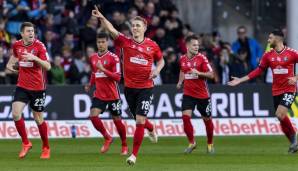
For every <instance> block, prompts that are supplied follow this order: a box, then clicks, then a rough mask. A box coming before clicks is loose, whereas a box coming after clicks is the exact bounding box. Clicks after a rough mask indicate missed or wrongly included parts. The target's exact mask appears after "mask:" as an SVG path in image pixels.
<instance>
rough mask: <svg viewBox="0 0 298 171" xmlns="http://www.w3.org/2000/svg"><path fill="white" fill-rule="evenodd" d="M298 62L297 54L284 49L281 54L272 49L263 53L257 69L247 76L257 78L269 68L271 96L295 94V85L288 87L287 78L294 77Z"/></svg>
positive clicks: (286, 48)
mask: <svg viewBox="0 0 298 171" xmlns="http://www.w3.org/2000/svg"><path fill="white" fill-rule="evenodd" d="M297 62H298V52H297V51H295V50H294V49H291V48H289V47H285V48H284V49H283V50H282V51H281V52H276V51H275V50H274V49H272V50H270V51H269V52H267V53H265V54H264V55H263V57H262V58H261V62H260V64H259V67H258V68H256V69H255V70H253V71H252V72H251V73H249V74H248V77H249V78H250V79H252V78H255V77H257V76H259V75H260V74H261V73H262V72H263V71H264V70H266V68H268V67H270V68H271V70H272V75H273V82H272V95H273V96H277V95H280V94H283V93H287V92H289V93H290V92H293V93H294V92H296V85H290V84H289V83H288V78H289V77H293V76H295V73H294V68H295V64H296V63H297Z"/></svg>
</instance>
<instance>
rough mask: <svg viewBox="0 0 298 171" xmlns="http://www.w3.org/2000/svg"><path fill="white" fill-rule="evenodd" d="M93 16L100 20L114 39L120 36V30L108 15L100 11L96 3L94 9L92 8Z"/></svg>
mask: <svg viewBox="0 0 298 171" xmlns="http://www.w3.org/2000/svg"><path fill="white" fill-rule="evenodd" d="M92 16H94V17H96V18H98V19H99V20H100V22H101V25H102V27H104V28H105V29H107V30H108V32H109V33H110V34H111V36H112V37H113V39H115V38H117V37H118V35H119V32H118V31H117V30H116V29H115V28H114V26H113V25H112V24H111V22H109V20H107V19H106V17H105V16H103V15H102V13H101V12H99V9H98V7H97V6H96V5H94V10H92Z"/></svg>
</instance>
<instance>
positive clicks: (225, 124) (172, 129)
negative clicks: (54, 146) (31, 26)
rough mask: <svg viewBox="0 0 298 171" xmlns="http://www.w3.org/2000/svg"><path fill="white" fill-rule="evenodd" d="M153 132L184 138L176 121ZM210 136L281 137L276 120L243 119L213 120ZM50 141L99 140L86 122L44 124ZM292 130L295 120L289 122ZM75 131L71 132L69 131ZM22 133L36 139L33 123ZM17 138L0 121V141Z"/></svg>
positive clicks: (201, 128) (200, 130)
mask: <svg viewBox="0 0 298 171" xmlns="http://www.w3.org/2000/svg"><path fill="white" fill-rule="evenodd" d="M152 121H153V122H154V124H155V128H156V131H157V133H158V135H159V136H161V137H163V136H185V134H184V131H183V123H182V120H181V119H180V120H178V119H159V120H157V119H155V120H152ZM213 122H214V135H216V136H230V135H281V134H282V131H281V128H280V124H279V121H278V120H277V119H276V118H246V119H237V118H234V119H214V120H213ZM47 123H48V130H49V137H50V138H70V137H72V136H73V135H75V136H76V137H79V138H84V137H88V138H89V137H102V135H101V134H100V133H99V132H97V131H96V130H95V129H94V128H93V125H92V123H91V122H90V121H88V120H72V121H71V120H63V121H48V122H47ZM103 123H104V125H105V128H106V129H107V131H108V132H109V133H110V134H111V135H112V136H113V137H118V133H117V130H116V128H115V126H114V123H113V120H110V119H108V120H104V121H103ZM192 123H193V127H194V132H195V135H196V136H205V135H206V132H205V125H204V123H203V121H202V120H201V119H192ZM292 123H293V124H294V126H295V128H296V125H297V124H298V119H296V118H295V119H292ZM124 124H125V127H126V129H127V136H128V137H132V136H133V134H134V131H135V121H134V120H124ZM73 128H75V129H73ZM26 129H27V132H28V136H29V137H30V138H39V132H38V128H37V126H36V124H35V122H34V121H26ZM12 138H19V135H18V132H17V130H16V128H15V125H14V122H13V121H0V139H12Z"/></svg>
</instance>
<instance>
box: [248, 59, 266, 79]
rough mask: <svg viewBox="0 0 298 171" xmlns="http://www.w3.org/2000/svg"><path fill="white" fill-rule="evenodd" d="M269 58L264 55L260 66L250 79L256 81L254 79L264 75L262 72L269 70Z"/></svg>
mask: <svg viewBox="0 0 298 171" xmlns="http://www.w3.org/2000/svg"><path fill="white" fill-rule="evenodd" d="M267 56H268V55H266V54H265V55H263V57H262V59H261V62H260V64H259V66H258V67H257V68H256V69H254V70H253V71H251V72H250V73H249V74H248V78H249V79H254V78H256V77H258V76H259V75H261V74H262V72H263V71H264V70H266V69H267V68H268V66H269V62H268V57H267Z"/></svg>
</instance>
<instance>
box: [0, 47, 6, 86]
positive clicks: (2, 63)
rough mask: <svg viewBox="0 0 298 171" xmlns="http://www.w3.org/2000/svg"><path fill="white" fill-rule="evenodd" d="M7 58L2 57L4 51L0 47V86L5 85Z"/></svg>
mask: <svg viewBox="0 0 298 171" xmlns="http://www.w3.org/2000/svg"><path fill="white" fill-rule="evenodd" d="M6 64H7V58H6V57H5V56H4V49H3V47H1V46H0V84H6V72H5V70H6Z"/></svg>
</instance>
